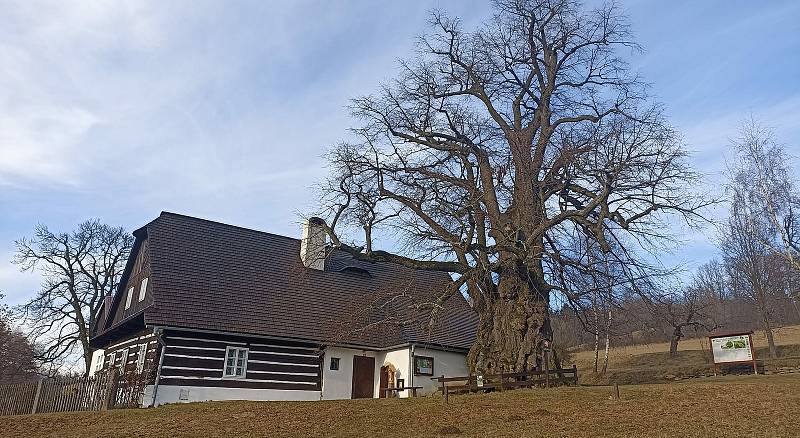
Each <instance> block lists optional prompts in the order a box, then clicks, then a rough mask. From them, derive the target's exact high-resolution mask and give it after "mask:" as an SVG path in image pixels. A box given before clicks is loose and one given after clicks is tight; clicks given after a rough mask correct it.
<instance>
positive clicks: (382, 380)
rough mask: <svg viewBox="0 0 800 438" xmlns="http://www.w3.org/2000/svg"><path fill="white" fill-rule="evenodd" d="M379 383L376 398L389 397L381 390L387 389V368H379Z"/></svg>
mask: <svg viewBox="0 0 800 438" xmlns="http://www.w3.org/2000/svg"><path fill="white" fill-rule="evenodd" d="M379 381H380V383H378V398H386V397H388V396H389V395H388V394H387V393H386V392H387V391H382V389H383V388H388V387H389V367H386V366H383V367H381V375H380V379H379Z"/></svg>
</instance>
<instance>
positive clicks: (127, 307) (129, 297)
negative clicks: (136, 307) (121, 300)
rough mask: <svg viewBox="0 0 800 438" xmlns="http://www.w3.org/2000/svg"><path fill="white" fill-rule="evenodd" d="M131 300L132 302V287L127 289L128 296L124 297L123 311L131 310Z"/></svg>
mask: <svg viewBox="0 0 800 438" xmlns="http://www.w3.org/2000/svg"><path fill="white" fill-rule="evenodd" d="M131 300H133V287H131V288H130V289H128V296H127V297H125V310H128V309H130V308H131Z"/></svg>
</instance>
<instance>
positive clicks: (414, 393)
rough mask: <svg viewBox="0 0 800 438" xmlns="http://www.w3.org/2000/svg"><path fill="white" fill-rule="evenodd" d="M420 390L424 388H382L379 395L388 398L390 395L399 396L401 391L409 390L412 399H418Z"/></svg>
mask: <svg viewBox="0 0 800 438" xmlns="http://www.w3.org/2000/svg"><path fill="white" fill-rule="evenodd" d="M418 389H422V387H421V386H404V387H402V388H399V387H398V388H381V389H380V390H379V391H380V392H379V394H381V395H383V396H387V395H388V394H389V393H391V392H393V393H397V394H398V395H399V394H400V391H406V390H408V391H411V397H416V396H417V390H418Z"/></svg>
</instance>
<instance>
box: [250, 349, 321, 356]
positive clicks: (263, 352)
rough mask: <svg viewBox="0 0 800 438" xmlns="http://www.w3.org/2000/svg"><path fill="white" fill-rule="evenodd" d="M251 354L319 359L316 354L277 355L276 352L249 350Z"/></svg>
mask: <svg viewBox="0 0 800 438" xmlns="http://www.w3.org/2000/svg"><path fill="white" fill-rule="evenodd" d="M250 352H251V353H256V354H275V355H278V356H296V357H319V356H317V355H316V354H298V353H279V352H277V351H256V350H250Z"/></svg>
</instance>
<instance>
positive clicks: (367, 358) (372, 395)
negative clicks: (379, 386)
mask: <svg viewBox="0 0 800 438" xmlns="http://www.w3.org/2000/svg"><path fill="white" fill-rule="evenodd" d="M359 360H361V361H362V363H363V362H366V361H369V362H370V363H371V365H370V367H369V374H370V376H371V377H372V378H371V379H370V385H369V386H370V396H369V397H356V363H357V362H358V361H359ZM359 369H360V368H359ZM350 387H351V389H350V398H351V399H355V398H375V358H374V357H372V356H355V355H354V356H353V373H352V376H351V377H350Z"/></svg>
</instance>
